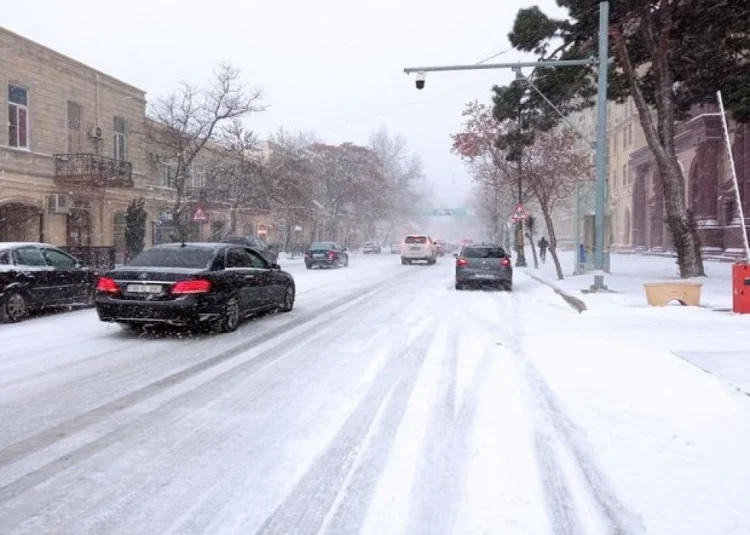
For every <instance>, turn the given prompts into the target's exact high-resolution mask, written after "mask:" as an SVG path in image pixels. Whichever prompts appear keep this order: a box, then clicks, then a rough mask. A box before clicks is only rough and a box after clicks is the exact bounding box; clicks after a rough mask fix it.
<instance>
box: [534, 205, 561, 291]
mask: <svg viewBox="0 0 750 535" xmlns="http://www.w3.org/2000/svg"><path fill="white" fill-rule="evenodd" d="M539 205H540V207H541V209H542V215H543V216H544V222H545V223H546V224H547V232H549V247H548V248H547V250H548V251H549V254H550V256H551V257H552V261H553V262H554V263H555V272H556V273H557V280H563V279H564V278H565V277H564V276H563V271H562V266H561V265H560V259H559V258H557V234H555V225H554V223H553V222H552V212H551V211H550V209H549V206H548V205H547V204H545V203H542V202H540V203H539Z"/></svg>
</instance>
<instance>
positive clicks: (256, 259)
mask: <svg viewBox="0 0 750 535" xmlns="http://www.w3.org/2000/svg"><path fill="white" fill-rule="evenodd" d="M248 255H249V256H250V262H251V266H252V267H254V268H258V269H268V267H269V266H268V262H266V261H265V260H264V259H263V257H261V256H260V255H259V254H258V253H256V252H254V251H248Z"/></svg>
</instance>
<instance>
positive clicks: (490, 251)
mask: <svg viewBox="0 0 750 535" xmlns="http://www.w3.org/2000/svg"><path fill="white" fill-rule="evenodd" d="M461 256H463V257H464V258H505V250H504V249H503V248H502V247H466V248H465V249H464V252H463V254H462V255H461Z"/></svg>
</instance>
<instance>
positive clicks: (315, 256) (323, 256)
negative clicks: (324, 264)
mask: <svg viewBox="0 0 750 535" xmlns="http://www.w3.org/2000/svg"><path fill="white" fill-rule="evenodd" d="M325 257H326V255H324V254H322V253H316V254H314V255H313V258H325Z"/></svg>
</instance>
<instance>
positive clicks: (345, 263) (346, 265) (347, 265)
mask: <svg viewBox="0 0 750 535" xmlns="http://www.w3.org/2000/svg"><path fill="white" fill-rule="evenodd" d="M344 267H349V257H348V256H347V257H346V262H344Z"/></svg>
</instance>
